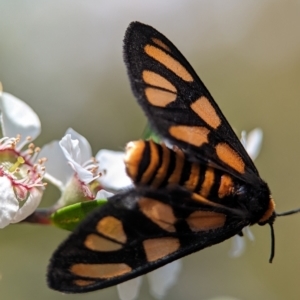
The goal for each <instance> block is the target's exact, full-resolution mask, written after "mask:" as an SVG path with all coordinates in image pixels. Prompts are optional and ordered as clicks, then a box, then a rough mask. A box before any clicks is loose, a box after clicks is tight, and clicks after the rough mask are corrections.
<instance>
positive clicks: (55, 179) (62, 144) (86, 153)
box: [41, 128, 100, 209]
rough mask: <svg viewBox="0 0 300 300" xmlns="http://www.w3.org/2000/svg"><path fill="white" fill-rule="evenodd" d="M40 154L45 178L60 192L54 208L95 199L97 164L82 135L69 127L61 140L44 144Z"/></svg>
mask: <svg viewBox="0 0 300 300" xmlns="http://www.w3.org/2000/svg"><path fill="white" fill-rule="evenodd" d="M41 154H43V155H44V156H47V163H46V167H47V173H46V175H45V178H46V179H48V180H49V181H50V182H51V183H53V184H54V185H55V186H57V187H58V188H59V189H60V191H61V192H62V194H61V198H60V199H59V201H58V202H57V203H56V205H55V209H58V208H60V207H63V206H66V205H70V204H73V203H77V202H82V201H87V200H93V199H95V195H96V193H97V191H98V189H99V188H100V187H99V184H98V183H97V182H96V179H97V178H98V177H99V175H98V166H97V164H96V161H95V160H94V159H93V158H92V150H91V146H90V144H89V142H88V141H87V140H86V138H85V137H83V136H82V135H80V134H79V133H77V132H76V131H75V130H73V129H71V128H69V129H68V130H67V131H66V134H65V136H64V137H63V138H62V139H61V140H60V141H53V142H51V143H50V144H47V145H45V146H44V147H43V148H42V150H41ZM68 165H69V166H68Z"/></svg>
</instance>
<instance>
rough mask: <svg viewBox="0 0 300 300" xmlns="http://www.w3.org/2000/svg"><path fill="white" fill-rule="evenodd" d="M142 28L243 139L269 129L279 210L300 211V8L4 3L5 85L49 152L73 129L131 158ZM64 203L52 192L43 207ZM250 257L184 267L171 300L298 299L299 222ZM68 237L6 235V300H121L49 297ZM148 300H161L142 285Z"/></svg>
mask: <svg viewBox="0 0 300 300" xmlns="http://www.w3.org/2000/svg"><path fill="white" fill-rule="evenodd" d="M133 20H139V21H141V22H144V23H147V24H150V25H152V26H153V27H155V28H156V29H158V30H159V31H161V32H162V33H164V34H165V35H166V36H167V37H169V38H170V39H171V40H172V41H173V42H174V44H176V45H177V47H178V48H179V49H180V50H181V51H182V52H183V54H184V55H185V56H186V57H187V59H188V60H189V61H190V63H191V64H192V65H193V67H194V68H195V70H196V71H197V73H198V74H199V76H200V77H201V78H202V80H203V81H204V82H205V84H206V86H207V87H208V88H209V90H210V91H211V93H212V94H213V96H214V98H215V99H216V100H217V102H218V104H219V105H220V107H221V109H222V110H223V112H224V114H225V115H226V116H227V118H228V120H229V122H230V123H231V124H232V126H233V127H234V128H235V129H236V130H237V131H239V132H240V131H241V130H251V129H252V128H254V127H261V128H262V129H263V131H264V141H263V149H262V152H261V154H260V156H259V158H258V159H257V161H256V165H257V167H258V169H259V170H260V173H261V176H262V177H263V178H264V179H266V180H267V182H268V183H269V185H270V187H271V189H272V192H273V196H274V199H275V201H276V203H277V211H285V210H289V209H291V208H296V207H299V206H300V198H299V193H298V190H297V189H298V187H299V178H300V175H299V170H300V160H299V146H300V140H299V138H300V133H299V130H298V129H299V127H300V120H299V111H300V84H299V83H300V35H299V28H300V2H299V1H279V0H278V1H239V0H234V1H231V0H227V1H224V0H218V1H185V0H173V1H160V0H152V1H151V3H150V1H147V2H146V1H144V2H142V1H138V0H134V1H104V0H103V1H101V0H93V1H91V0H87V1H79V0H72V1H71V0H61V1H50V0H45V1H37V0H32V1H16V0H10V1H5V0H1V1H0V81H2V83H3V86H4V90H5V91H7V92H9V93H11V94H13V95H15V96H17V97H19V98H20V99H22V100H24V101H26V102H27V103H28V104H29V105H30V106H31V107H32V108H33V109H34V110H35V111H36V112H37V113H38V115H39V117H40V119H41V122H42V134H41V136H40V137H39V138H38V140H37V141H36V144H37V145H40V146H42V145H43V144H45V143H48V142H50V141H51V140H53V139H60V138H61V137H62V136H63V134H64V132H65V130H66V129H67V128H68V127H73V128H74V129H75V130H77V131H78V132H79V133H81V134H82V135H84V136H85V137H86V138H87V139H88V140H89V141H90V143H91V145H92V147H93V151H94V154H96V152H97V151H98V150H99V149H101V148H108V149H115V150H120V149H123V147H124V145H125V143H126V142H128V141H129V140H132V139H137V138H139V137H140V136H141V133H142V131H143V129H144V126H145V124H146V120H145V118H144V116H143V113H142V112H141V110H140V108H139V107H138V105H137V104H136V101H135V99H134V97H133V95H132V93H131V90H130V87H129V82H128V78H127V75H126V70H125V66H124V63H123V60H122V40H123V35H124V32H125V30H126V28H127V26H128V24H129V23H130V22H131V21H133ZM58 196H59V193H58V191H57V190H55V189H51V188H50V191H48V192H47V194H46V197H45V200H43V202H42V204H41V205H42V206H48V205H51V203H54V202H55V200H56V199H57V197H58ZM253 232H254V235H255V238H256V240H255V242H254V243H250V242H249V241H247V250H246V253H245V254H244V255H243V256H242V257H241V258H237V259H231V258H229V257H228V250H229V248H230V245H231V244H230V241H226V242H224V243H222V244H221V245H217V246H214V247H211V248H208V249H205V250H203V251H201V252H199V253H196V254H193V255H191V256H188V257H186V258H184V259H183V270H182V272H181V274H180V277H179V281H178V284H177V285H176V286H175V287H174V288H172V290H171V291H170V292H169V293H168V294H167V296H166V298H165V299H191V300H192V299H211V298H214V297H217V296H231V297H235V298H237V299H240V300H248V299H258V300H259V299H278V300H279V299H280V300H281V299H291V300H293V299H299V298H300V285H299V277H300V257H299V253H300V215H298V216H297V215H296V216H292V217H286V218H281V219H279V220H277V221H276V223H275V233H276V255H275V259H274V262H273V264H272V265H270V264H269V263H268V258H269V254H270V232H269V228H268V227H267V226H266V227H259V226H255V227H254V228H253ZM67 234H68V233H67V232H64V231H62V230H59V229H56V228H52V227H39V226H30V225H12V226H9V227H7V228H5V229H3V230H1V231H0V274H1V279H0V298H1V299H33V298H35V299H44V300H48V299H49V300H50V299H51V300H52V299H58V300H59V299H65V300H69V299H87V300H88V299H117V292H116V288H115V287H112V288H109V289H106V290H103V291H98V292H94V293H90V294H84V295H62V294H59V293H57V292H54V291H51V290H49V289H48V288H47V286H46V282H45V273H46V267H47V264H48V260H49V258H50V256H51V253H52V252H53V251H54V249H55V248H56V247H57V245H58V244H59V243H60V242H61V241H62V240H63V239H64V237H65V236H67ZM140 299H152V298H151V296H150V295H149V293H148V288H147V282H146V281H144V283H143V287H142V294H141V295H140Z"/></svg>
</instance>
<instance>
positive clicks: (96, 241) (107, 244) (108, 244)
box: [84, 233, 123, 252]
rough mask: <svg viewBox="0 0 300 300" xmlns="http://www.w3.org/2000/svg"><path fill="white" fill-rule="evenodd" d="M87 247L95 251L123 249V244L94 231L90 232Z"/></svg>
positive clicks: (85, 242)
mask: <svg viewBox="0 0 300 300" xmlns="http://www.w3.org/2000/svg"><path fill="white" fill-rule="evenodd" d="M84 245H85V247H87V248H88V249H90V250H93V251H104V252H105V251H117V250H120V249H122V247H123V245H122V244H119V243H116V242H113V241H111V240H109V239H106V238H104V237H101V236H98V235H96V234H94V233H91V234H89V235H88V236H87V237H86V239H85V241H84Z"/></svg>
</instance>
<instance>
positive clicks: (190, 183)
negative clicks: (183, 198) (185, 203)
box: [184, 163, 200, 192]
mask: <svg viewBox="0 0 300 300" xmlns="http://www.w3.org/2000/svg"><path fill="white" fill-rule="evenodd" d="M199 173H200V165H199V164H197V163H193V164H192V168H191V172H190V177H189V179H188V180H187V181H186V182H185V183H184V186H185V187H186V188H187V189H188V190H189V191H191V192H193V191H194V189H195V188H196V186H197V184H198V181H199Z"/></svg>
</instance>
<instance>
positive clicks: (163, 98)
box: [145, 87, 177, 107]
mask: <svg viewBox="0 0 300 300" xmlns="http://www.w3.org/2000/svg"><path fill="white" fill-rule="evenodd" d="M145 96H146V98H147V100H148V101H149V103H150V104H152V105H153V106H158V107H165V106H167V105H168V104H170V103H171V102H173V101H175V100H176V97H177V94H174V93H171V92H167V91H163V90H160V89H156V88H151V87H147V88H146V89H145Z"/></svg>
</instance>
